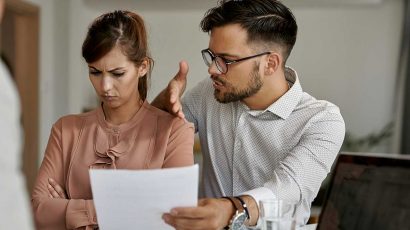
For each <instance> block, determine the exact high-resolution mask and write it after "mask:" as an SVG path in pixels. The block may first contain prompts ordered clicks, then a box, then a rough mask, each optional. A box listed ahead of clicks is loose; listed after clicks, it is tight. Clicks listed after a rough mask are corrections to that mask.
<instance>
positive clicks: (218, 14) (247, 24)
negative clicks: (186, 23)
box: [200, 0, 298, 63]
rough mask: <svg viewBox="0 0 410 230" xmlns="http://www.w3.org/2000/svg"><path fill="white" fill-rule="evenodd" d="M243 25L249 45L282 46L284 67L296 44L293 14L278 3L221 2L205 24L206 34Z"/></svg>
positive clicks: (267, 0) (261, 0) (254, 0)
mask: <svg viewBox="0 0 410 230" xmlns="http://www.w3.org/2000/svg"><path fill="white" fill-rule="evenodd" d="M236 23H237V24H239V25H240V26H241V27H242V28H244V29H245V30H246V31H247V33H248V41H247V42H248V44H253V43H255V44H261V45H264V44H266V45H274V44H277V45H279V46H280V47H281V48H282V50H283V53H282V55H283V58H284V63H285V62H286V60H287V58H288V57H289V55H290V52H291V51H292V48H293V46H294V45H295V42H296V35H297V30H298V26H297V24H296V20H295V17H294V16H293V14H292V12H291V11H290V10H289V8H287V7H286V6H285V5H283V4H282V3H281V2H280V1H277V0H230V1H226V0H225V1H220V3H219V4H218V6H217V7H214V8H212V9H210V10H208V11H207V12H206V13H205V16H204V18H203V19H202V21H201V24H200V26H201V28H202V31H204V32H208V33H209V32H210V31H211V30H212V29H213V28H215V27H221V26H225V25H228V24H236Z"/></svg>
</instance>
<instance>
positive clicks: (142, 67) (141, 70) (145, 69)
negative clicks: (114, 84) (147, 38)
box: [138, 58, 150, 77]
mask: <svg viewBox="0 0 410 230" xmlns="http://www.w3.org/2000/svg"><path fill="white" fill-rule="evenodd" d="M149 65H150V62H149V61H148V58H144V60H143V61H142V63H141V65H140V66H139V67H138V77H142V76H145V74H147V72H148V69H149V68H150V66H149Z"/></svg>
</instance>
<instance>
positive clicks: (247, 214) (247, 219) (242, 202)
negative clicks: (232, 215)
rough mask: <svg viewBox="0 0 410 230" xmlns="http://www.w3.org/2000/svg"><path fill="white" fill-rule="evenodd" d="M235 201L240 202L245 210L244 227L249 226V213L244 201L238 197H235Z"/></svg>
mask: <svg viewBox="0 0 410 230" xmlns="http://www.w3.org/2000/svg"><path fill="white" fill-rule="evenodd" d="M235 198H236V199H238V200H239V202H241V205H242V208H243V209H244V210H245V213H246V217H247V218H246V225H248V224H249V222H250V221H251V214H250V213H249V209H248V206H247V205H246V203H245V201H244V200H243V198H242V197H240V196H235Z"/></svg>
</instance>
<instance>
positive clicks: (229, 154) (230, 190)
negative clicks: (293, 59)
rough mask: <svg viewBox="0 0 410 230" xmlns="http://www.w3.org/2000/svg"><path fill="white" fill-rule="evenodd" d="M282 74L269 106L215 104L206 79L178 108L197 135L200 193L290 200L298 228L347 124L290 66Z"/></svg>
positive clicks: (307, 215)
mask: <svg viewBox="0 0 410 230" xmlns="http://www.w3.org/2000/svg"><path fill="white" fill-rule="evenodd" d="M285 76H286V79H287V81H288V82H289V83H290V85H291V88H290V89H289V90H288V91H287V92H286V93H285V94H284V95H283V96H282V97H280V98H279V99H278V100H277V101H276V102H274V103H273V104H272V105H270V106H269V107H268V108H267V109H266V110H263V111H262V110H258V111H256V110H250V109H249V108H248V107H247V106H246V105H245V104H243V103H241V102H232V103H227V104H222V103H219V102H217V101H216V100H215V98H214V88H213V86H212V80H211V79H210V78H207V79H205V80H204V81H202V82H201V83H200V84H198V85H197V86H196V87H194V88H193V89H191V90H190V91H188V92H187V93H186V95H185V96H184V98H183V111H184V113H185V116H186V119H187V120H188V121H190V122H193V123H194V124H195V129H196V131H197V132H199V138H200V142H201V150H202V154H203V169H202V170H203V172H202V184H201V185H200V195H201V196H202V197H221V196H236V195H243V194H247V195H250V196H252V197H253V198H254V199H255V200H256V201H257V202H259V200H261V199H269V198H279V199H290V200H294V201H297V210H296V220H297V223H298V224H299V225H303V224H305V223H306V222H307V220H308V218H309V216H310V207H311V203H312V201H313V199H314V198H315V197H316V195H317V193H318V191H319V188H320V185H321V183H322V181H323V180H324V179H325V177H326V175H327V174H328V173H329V171H330V169H331V166H332V164H333V162H334V160H335V158H336V156H337V154H338V152H339V150H340V147H341V145H342V142H343V139H344V135H345V124H344V121H343V118H342V116H341V114H340V111H339V108H338V107H337V106H335V105H334V104H332V103H329V102H327V101H323V100H317V99H315V98H314V97H312V96H310V95H309V94H307V93H305V92H303V91H302V87H301V85H300V83H299V79H298V76H297V73H296V72H295V71H294V70H292V69H291V68H288V67H287V68H286V71H285Z"/></svg>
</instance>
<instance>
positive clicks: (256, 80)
mask: <svg viewBox="0 0 410 230" xmlns="http://www.w3.org/2000/svg"><path fill="white" fill-rule="evenodd" d="M258 70H259V64H256V65H255V67H254V69H253V71H252V72H251V74H250V75H249V81H248V84H247V87H246V88H245V89H237V88H234V87H233V86H232V85H231V84H230V83H228V82H227V81H226V80H225V79H222V78H219V77H216V76H212V79H213V80H214V81H218V82H220V83H221V84H223V85H224V86H225V87H226V88H230V91H228V92H225V93H221V91H220V90H219V89H215V91H214V96H215V99H216V100H217V101H218V102H220V103H229V102H235V101H240V100H243V99H245V98H247V97H250V96H252V95H254V94H256V93H257V92H258V91H259V90H260V89H261V88H262V85H263V83H262V79H261V76H260V75H259V72H258Z"/></svg>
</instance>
